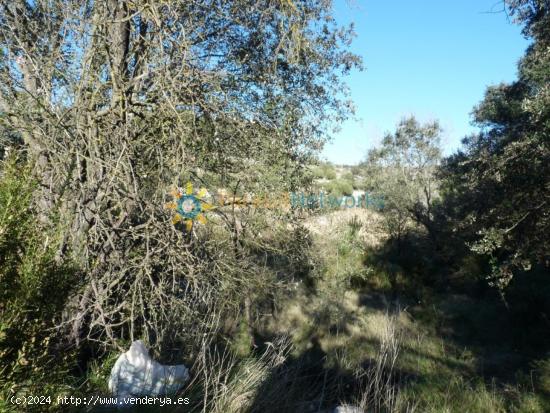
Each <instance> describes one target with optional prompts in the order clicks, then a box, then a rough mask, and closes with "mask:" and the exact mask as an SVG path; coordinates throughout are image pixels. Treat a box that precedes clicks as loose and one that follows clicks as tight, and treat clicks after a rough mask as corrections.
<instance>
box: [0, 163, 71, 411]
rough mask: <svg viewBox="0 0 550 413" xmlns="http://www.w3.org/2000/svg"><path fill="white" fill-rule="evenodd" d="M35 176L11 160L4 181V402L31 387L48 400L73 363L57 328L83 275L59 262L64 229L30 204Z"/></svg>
mask: <svg viewBox="0 0 550 413" xmlns="http://www.w3.org/2000/svg"><path fill="white" fill-rule="evenodd" d="M30 172H31V171H30V169H29V168H28V167H24V166H21V165H17V163H16V162H15V160H14V159H13V158H11V159H9V160H8V161H6V163H5V165H4V168H3V170H2V178H1V179H0V211H2V212H1V213H0V372H1V374H0V394H2V396H1V397H2V398H4V396H7V395H9V393H8V392H6V393H4V390H7V387H8V386H9V388H10V391H11V392H12V394H13V392H19V390H20V388H21V387H27V389H28V390H30V391H31V392H32V390H34V392H35V393H36V392H41V394H43V395H44V394H45V393H44V392H45V391H46V390H47V389H48V387H49V386H50V385H54V383H56V382H57V383H59V382H60V381H61V377H62V376H63V374H65V373H66V370H65V369H67V368H68V367H67V366H69V365H71V364H72V363H68V362H67V360H66V358H67V357H68V356H70V355H72V354H73V352H66V353H64V352H60V351H59V350H58V349H59V345H60V343H61V341H60V337H61V334H59V330H58V329H56V328H55V326H56V324H57V323H58V322H59V321H60V317H61V311H62V310H63V308H64V307H65V305H66V300H67V299H68V298H69V297H70V296H71V293H73V292H74V291H75V289H76V288H77V287H78V284H79V282H80V275H79V273H78V272H77V271H76V269H75V267H74V266H71V265H70V264H69V263H68V262H64V263H59V262H58V261H57V260H56V251H57V248H58V246H59V243H60V238H59V235H60V234H61V233H62V231H60V227H59V226H58V225H56V226H53V227H52V226H51V225H44V224H42V223H40V222H37V221H36V218H37V216H38V214H37V211H36V210H35V209H34V208H33V206H32V202H31V199H32V194H33V192H34V190H35V188H36V184H37V183H36V181H35V180H34V179H32V177H31V173H30ZM56 374H57V377H56V376H55V375H56ZM62 378H63V379H66V377H62ZM0 407H1V406H0ZM37 408H38V407H37Z"/></svg>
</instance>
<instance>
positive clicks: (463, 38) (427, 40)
mask: <svg viewBox="0 0 550 413" xmlns="http://www.w3.org/2000/svg"><path fill="white" fill-rule="evenodd" d="M501 8H502V6H501V3H500V2H499V1H498V0H460V1H450V0H417V1H410V0H395V1H385V0H335V17H336V19H337V21H338V22H339V23H340V24H349V23H350V22H354V23H355V31H356V33H357V37H356V38H355V41H354V43H353V45H352V51H353V52H355V53H357V54H359V55H360V56H362V57H363V60H364V65H365V68H366V69H365V70H364V71H363V72H358V71H357V72H353V73H352V74H351V76H349V77H348V78H347V82H348V85H349V86H350V88H351V97H352V99H353V101H354V103H355V107H356V116H357V117H358V118H359V120H358V121H354V120H350V121H348V122H346V123H344V124H343V125H341V126H342V130H341V131H340V132H339V133H336V134H334V136H333V141H332V143H329V144H327V146H326V147H325V149H324V150H323V153H322V158H324V159H328V160H330V161H332V162H335V163H339V164H356V163H358V162H360V161H361V160H363V159H364V157H365V154H366V152H367V151H368V149H369V148H371V147H373V146H375V145H377V144H378V143H379V142H380V140H381V137H382V135H383V134H384V132H386V131H392V130H393V129H394V127H395V124H396V123H397V122H398V121H399V120H400V119H401V118H402V117H404V116H406V115H409V114H415V115H416V116H417V118H418V119H419V120H421V121H427V120H432V119H439V121H440V122H441V125H442V126H443V128H444V136H443V147H444V152H445V154H450V153H452V152H454V151H455V150H456V149H457V148H458V147H459V146H460V141H461V139H462V137H464V136H465V135H467V134H469V133H471V132H473V131H475V130H476V128H475V127H474V126H472V125H471V123H470V122H471V116H470V113H471V111H472V109H473V107H474V106H475V105H476V104H478V103H479V102H480V100H481V99H482V98H483V95H484V92H485V88H486V86H488V85H491V84H496V83H500V82H503V81H504V82H508V81H512V80H513V79H515V77H516V71H517V62H518V60H519V58H520V57H521V56H522V55H523V52H524V51H525V48H526V47H527V45H528V41H527V40H526V39H525V38H524V37H523V36H522V35H521V28H520V27H519V26H517V25H515V24H513V23H512V22H510V21H508V19H507V17H506V15H505V14H504V13H497V12H496V11H498V10H499V9H501ZM491 11H493V13H491Z"/></svg>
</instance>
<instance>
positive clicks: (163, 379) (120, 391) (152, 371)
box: [109, 340, 189, 405]
mask: <svg viewBox="0 0 550 413" xmlns="http://www.w3.org/2000/svg"><path fill="white" fill-rule="evenodd" d="M188 379H189V370H188V369H187V367H185V365H183V364H178V365H174V366H165V365H162V364H160V363H158V362H156V361H155V360H153V359H152V358H151V357H150V356H149V351H148V350H147V348H146V347H145V345H144V344H143V342H142V341H141V340H138V341H134V342H133V343H132V345H131V346H130V349H129V350H128V351H127V352H126V353H123V354H121V355H120V357H119V358H118V359H117V361H116V363H115V365H114V366H113V369H112V370H111V377H110V378H109V390H110V391H111V392H112V393H113V395H114V396H116V397H117V398H118V404H119V405H120V404H124V401H123V399H124V398H125V397H130V396H137V397H140V396H168V395H172V394H174V393H176V392H177V391H178V390H180V389H181V388H182V387H183V385H184V384H185V382H186V381H187V380H188Z"/></svg>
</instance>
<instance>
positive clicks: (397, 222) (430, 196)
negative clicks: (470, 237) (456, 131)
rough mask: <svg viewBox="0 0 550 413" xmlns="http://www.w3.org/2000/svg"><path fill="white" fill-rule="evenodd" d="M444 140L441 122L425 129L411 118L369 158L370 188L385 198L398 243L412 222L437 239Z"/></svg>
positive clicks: (405, 120) (366, 163) (390, 135)
mask: <svg viewBox="0 0 550 413" xmlns="http://www.w3.org/2000/svg"><path fill="white" fill-rule="evenodd" d="M440 137H441V128H440V126H439V124H438V123H437V122H431V123H427V124H424V125H421V124H420V123H419V122H418V121H417V120H416V119H415V118H414V117H409V118H406V119H403V120H402V121H401V122H399V124H398V125H397V128H396V130H395V132H394V133H388V134H386V136H384V139H383V141H382V145H381V147H380V148H376V149H372V150H371V151H370V152H369V154H368V156H367V160H366V162H365V168H366V174H367V188H368V190H370V191H372V192H373V193H374V194H375V195H377V196H380V197H383V199H384V216H385V218H386V224H387V227H388V230H389V232H390V234H391V235H392V236H393V237H394V238H396V239H400V238H401V237H402V236H403V235H404V233H405V231H406V229H407V227H408V223H409V222H410V221H411V220H412V221H414V222H416V223H418V224H421V225H423V226H424V227H425V228H426V229H427V230H428V231H429V232H430V234H432V235H433V232H434V228H433V203H434V200H435V199H436V197H437V195H438V193H437V181H436V178H435V172H436V168H437V166H438V165H439V162H440V159H441V150H440Z"/></svg>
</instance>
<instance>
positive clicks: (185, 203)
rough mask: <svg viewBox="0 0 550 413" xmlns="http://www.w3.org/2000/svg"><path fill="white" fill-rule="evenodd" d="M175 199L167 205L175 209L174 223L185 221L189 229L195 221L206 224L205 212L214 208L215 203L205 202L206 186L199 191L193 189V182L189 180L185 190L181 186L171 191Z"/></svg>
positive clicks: (188, 229)
mask: <svg viewBox="0 0 550 413" xmlns="http://www.w3.org/2000/svg"><path fill="white" fill-rule="evenodd" d="M171 194H172V196H173V197H174V200H173V201H172V202H169V203H167V204H166V205H165V207H166V208H168V209H171V210H173V211H174V212H175V213H174V216H173V217H172V223H173V224H174V225H176V224H177V223H178V222H181V221H183V222H185V228H186V229H187V231H191V229H192V228H193V223H194V222H195V221H198V222H200V223H201V224H206V216H205V215H204V212H206V211H208V210H210V209H212V208H214V207H213V205H211V204H209V203H207V202H205V200H204V197H205V196H206V195H207V194H208V191H207V190H206V189H205V188H201V189H200V190H199V191H198V192H196V193H195V192H194V191H193V184H192V183H191V182H188V183H187V185H186V186H185V191H182V190H181V189H179V188H176V189H174V190H173V191H172V192H171Z"/></svg>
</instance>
